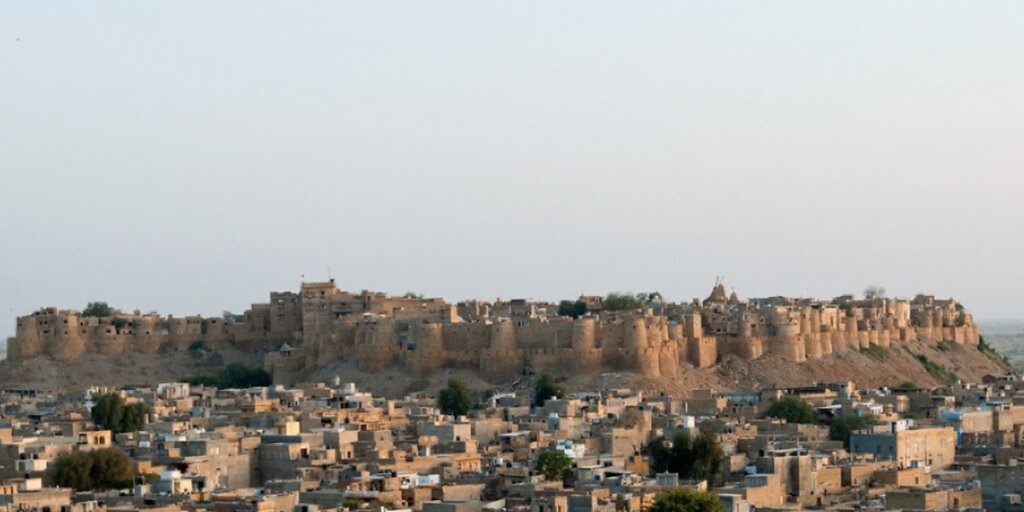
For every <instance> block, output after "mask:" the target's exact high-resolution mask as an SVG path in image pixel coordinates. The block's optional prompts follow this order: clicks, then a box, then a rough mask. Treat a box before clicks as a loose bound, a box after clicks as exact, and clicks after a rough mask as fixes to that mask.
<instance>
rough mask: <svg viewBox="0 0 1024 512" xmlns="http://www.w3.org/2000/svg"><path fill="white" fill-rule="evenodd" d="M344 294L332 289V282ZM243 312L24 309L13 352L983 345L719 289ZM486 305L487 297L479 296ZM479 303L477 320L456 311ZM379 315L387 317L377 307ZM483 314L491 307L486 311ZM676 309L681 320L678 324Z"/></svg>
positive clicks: (276, 302)
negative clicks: (689, 294)
mask: <svg viewBox="0 0 1024 512" xmlns="http://www.w3.org/2000/svg"><path fill="white" fill-rule="evenodd" d="M332 290H334V291H332ZM270 297H271V302H270V303H269V304H255V305H253V307H252V309H250V310H248V311H246V312H245V313H244V314H243V315H224V317H211V318H202V317H199V316H190V317H183V318H176V317H173V316H168V317H162V316H159V315H156V314H153V313H147V314H142V313H139V312H138V311H136V312H134V313H133V314H120V313H119V314H117V315H115V316H112V317H102V318H98V317H83V316H80V315H79V314H78V313H77V312H75V311H70V310H59V309H56V308H43V309H40V310H39V311H36V312H35V313H33V314H31V315H27V316H23V317H20V318H18V321H17V330H16V332H15V336H14V337H12V338H9V340H8V349H7V350H8V359H10V360H12V361H24V360H28V359H32V358H34V357H40V356H45V357H51V358H53V359H57V360H60V361H73V360H75V359H78V358H80V357H82V355H83V354H86V353H95V354H101V355H104V356H110V357H114V356H118V355H121V354H125V353H130V352H137V353H147V354H148V353H155V352H158V351H161V350H188V349H190V348H192V347H194V346H197V345H199V346H205V347H207V348H211V349H218V348H223V347H228V346H232V347H236V348H238V349H240V350H245V351H267V352H270V355H269V356H267V358H266V361H265V365H266V367H267V368H268V369H270V370H273V371H274V372H275V381H281V380H285V381H286V380H287V379H288V378H290V376H292V375H295V374H296V373H297V372H300V371H302V370H306V369H316V368H323V367H326V366H328V365H330V364H331V363H333V362H334V361H337V360H339V359H347V358H352V359H354V360H355V362H356V364H357V365H358V366H359V368H360V369H362V370H363V371H367V372H375V371H380V370H382V369H385V368H389V367H393V366H396V365H397V366H401V367H403V368H405V369H406V371H408V372H409V373H410V374H411V375H415V376H426V375H430V374H432V373H434V372H436V371H438V370H440V369H442V368H448V367H457V368H467V369H475V370H478V371H480V372H481V374H482V375H483V376H485V377H486V378H488V379H491V380H494V381H500V380H506V379H508V378H511V377H512V376H515V375H516V374H518V373H519V372H521V371H522V370H523V368H524V367H534V368H539V369H544V370H548V371H554V372H561V373H582V374H594V373H599V372H605V371H626V372H635V373H640V374H643V375H646V376H650V377H665V378H674V377H677V376H679V375H680V374H681V372H685V371H687V370H686V369H687V368H690V367H693V368H707V367H711V366H714V365H715V364H717V362H718V361H719V359H720V358H721V357H723V356H726V355H731V356H735V357H739V358H742V359H747V360H751V359H758V358H760V357H763V356H765V355H769V356H773V357H779V358H782V359H786V360H790V361H797V362H801V361H807V360H816V359H820V358H823V357H828V356H830V355H831V354H834V353H843V352H846V351H850V350H858V349H861V348H867V347H870V346H871V345H878V346H882V347H889V346H892V345H894V344H897V343H903V342H908V341H912V340H922V341H932V342H938V341H953V342H956V343H961V344H977V343H978V341H979V332H978V327H977V326H976V325H975V324H974V321H973V317H972V316H971V315H970V314H969V313H967V312H966V311H964V310H963V308H962V307H961V306H960V305H958V304H957V303H956V302H955V301H953V300H952V299H949V300H938V299H935V298H934V297H931V296H918V297H916V298H914V299H913V300H910V301H907V300H890V299H872V300H861V301H855V300H852V299H850V298H841V299H842V300H840V299H836V301H832V302H819V301H811V300H804V299H786V298H771V299H754V300H752V301H750V302H749V303H747V302H740V301H739V300H738V299H736V298H735V295H734V296H733V297H730V298H726V297H725V295H724V293H723V292H720V291H717V290H716V292H714V293H713V294H712V297H709V299H708V300H707V301H705V302H703V303H701V302H700V301H695V303H694V304H692V305H686V306H684V307H683V309H682V311H677V312H675V313H673V314H672V315H667V314H665V313H664V311H658V312H657V313H656V312H655V310H653V309H643V310H640V309H638V310H634V311H600V312H592V313H589V314H586V315H583V316H580V317H579V318H576V319H572V318H569V317H561V316H557V315H552V314H550V313H543V312H542V311H543V310H542V308H539V307H537V306H536V305H531V304H530V303H526V302H523V301H514V302H513V303H510V304H502V305H500V307H498V306H496V307H495V308H494V310H495V311H504V312H508V313H510V314H512V315H513V316H510V317H492V316H486V312H488V311H491V308H490V307H489V306H487V307H476V308H473V309H471V310H470V309H467V308H465V307H460V308H455V307H451V306H446V305H445V304H444V303H443V302H441V301H440V300H439V299H423V300H422V303H420V302H419V299H412V298H399V299H394V298H389V297H386V296H383V295H381V294H374V293H370V292H362V293H361V294H346V293H341V292H337V293H336V290H335V289H334V288H333V283H315V284H313V285H311V286H309V287H307V286H306V285H303V290H302V291H301V292H300V293H299V294H295V293H290V292H285V293H272V294H271V295H270ZM478 306H479V305H478ZM456 310H458V311H465V312H467V314H468V313H469V312H476V313H475V315H476V316H474V317H473V319H472V320H470V321H464V320H463V319H461V318H458V317H457V316H452V315H453V311H456ZM374 311H376V312H374ZM481 312H482V313H481ZM670 318H671V319H670Z"/></svg>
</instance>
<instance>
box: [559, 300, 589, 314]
mask: <svg viewBox="0 0 1024 512" xmlns="http://www.w3.org/2000/svg"><path fill="white" fill-rule="evenodd" d="M586 313H587V303H586V302H583V301H582V300H576V301H571V300H563V301H561V302H559V303H558V315H559V316H571V317H573V318H579V317H581V316H583V315H585V314H586Z"/></svg>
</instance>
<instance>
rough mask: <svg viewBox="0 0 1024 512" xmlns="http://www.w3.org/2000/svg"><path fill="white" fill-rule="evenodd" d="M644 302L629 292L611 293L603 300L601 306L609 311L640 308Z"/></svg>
mask: <svg viewBox="0 0 1024 512" xmlns="http://www.w3.org/2000/svg"><path fill="white" fill-rule="evenodd" d="M641 307H643V304H642V303H641V302H640V299H637V298H636V296H634V295H631V294H629V293H614V292H613V293H609V294H608V296H607V297H605V298H604V300H603V301H601V308H603V309H605V310H607V311H622V310H626V309H640V308H641Z"/></svg>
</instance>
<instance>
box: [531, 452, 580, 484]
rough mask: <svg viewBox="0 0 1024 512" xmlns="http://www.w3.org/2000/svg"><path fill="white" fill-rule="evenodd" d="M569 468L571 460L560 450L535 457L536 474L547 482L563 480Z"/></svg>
mask: <svg viewBox="0 0 1024 512" xmlns="http://www.w3.org/2000/svg"><path fill="white" fill-rule="evenodd" d="M571 468H572V459H570V458H569V456H568V455H566V454H565V453H564V452H562V451H560V450H552V451H547V452H544V453H542V454H540V457H537V472H538V473H540V474H542V475H544V479H546V480H548V481H555V480H559V479H561V478H564V477H565V474H566V473H567V472H568V471H569V470H570V469H571Z"/></svg>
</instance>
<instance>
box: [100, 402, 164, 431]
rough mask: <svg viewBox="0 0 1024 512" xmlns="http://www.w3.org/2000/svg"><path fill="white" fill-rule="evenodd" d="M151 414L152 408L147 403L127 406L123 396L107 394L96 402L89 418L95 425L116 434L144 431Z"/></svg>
mask: <svg viewBox="0 0 1024 512" xmlns="http://www.w3.org/2000/svg"><path fill="white" fill-rule="evenodd" d="M149 413H150V408H149V406H148V405H146V404H145V403H142V402H136V403H133V404H125V402H124V400H123V399H121V395H118V394H117V393H107V394H105V395H101V396H100V397H99V399H97V400H96V404H95V405H93V407H92V411H89V416H90V417H91V418H92V421H93V423H96V424H97V425H101V426H102V427H103V428H106V429H109V430H111V431H112V432H114V433H121V432H136V431H138V430H142V428H143V427H144V426H145V424H146V417H147V416H149Z"/></svg>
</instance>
